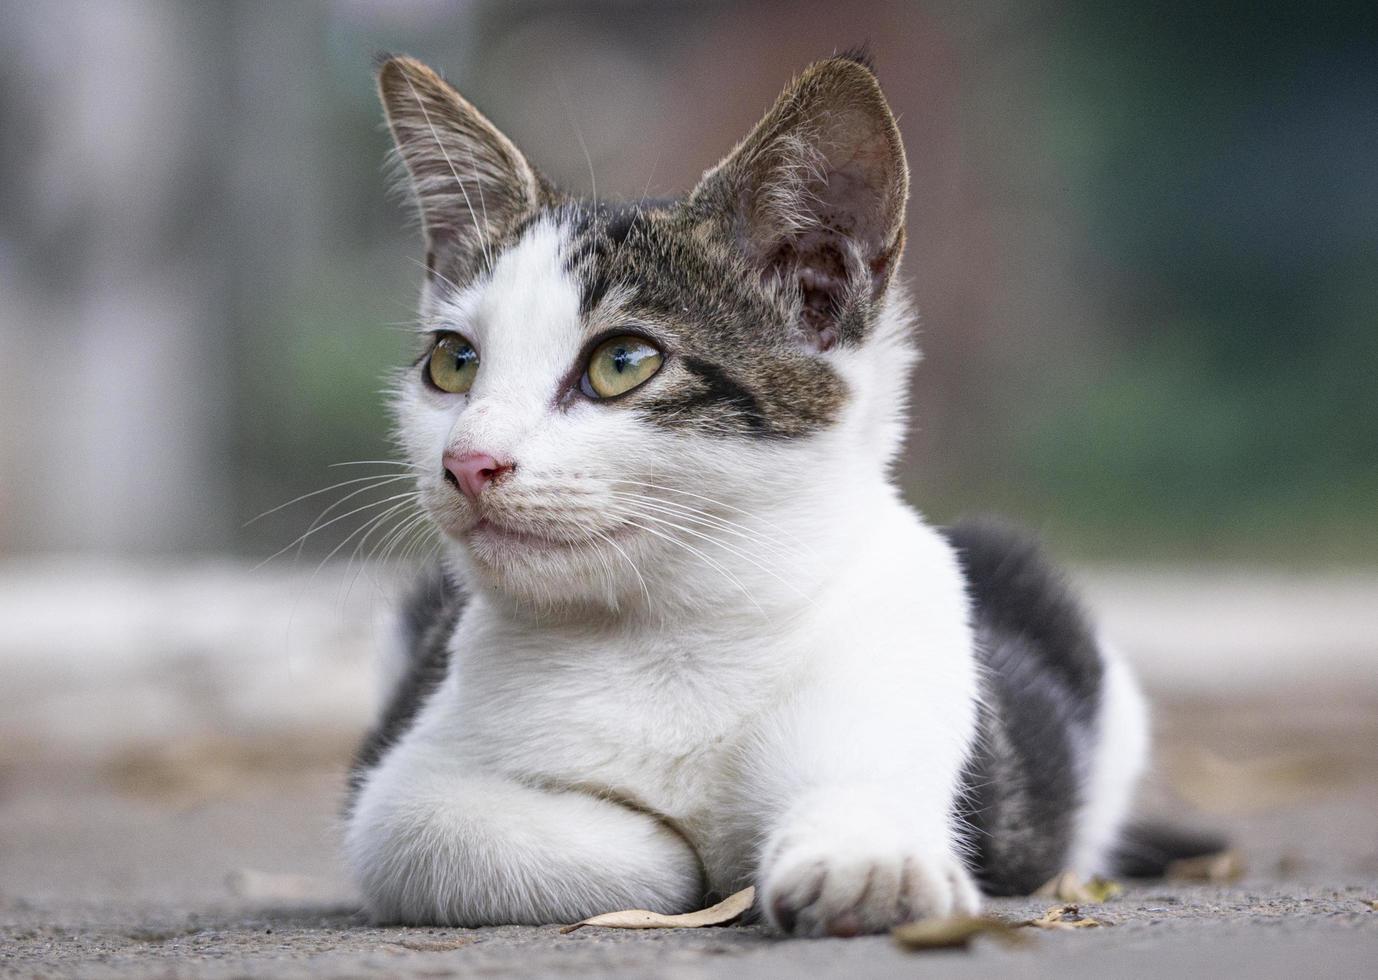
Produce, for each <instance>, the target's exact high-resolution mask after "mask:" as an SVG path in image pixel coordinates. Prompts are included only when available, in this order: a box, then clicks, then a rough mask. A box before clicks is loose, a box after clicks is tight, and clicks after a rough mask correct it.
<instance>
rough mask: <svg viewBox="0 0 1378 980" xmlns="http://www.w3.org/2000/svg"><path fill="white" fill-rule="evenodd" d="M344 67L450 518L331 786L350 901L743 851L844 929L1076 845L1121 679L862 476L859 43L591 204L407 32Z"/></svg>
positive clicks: (546, 911)
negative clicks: (367, 117) (446, 77)
mask: <svg viewBox="0 0 1378 980" xmlns="http://www.w3.org/2000/svg"><path fill="white" fill-rule="evenodd" d="M380 84H381V88H382V91H383V96H384V102H385V104H386V105H387V108H388V110H389V118H390V122H391V123H392V126H393V132H394V136H395V137H396V139H397V141H398V146H399V149H400V151H401V155H402V157H403V159H404V161H405V162H406V164H407V166H408V169H409V171H410V174H411V176H412V179H413V183H414V186H415V189H416V191H417V196H418V198H419V200H420V204H421V210H422V214H423V218H424V219H425V222H426V228H427V234H428V243H429V250H428V267H429V268H430V270H431V276H430V277H429V279H428V284H427V289H426V292H425V294H424V297H423V310H422V313H423V320H424V321H425V322H426V323H427V325H428V329H429V331H430V332H431V333H432V334H433V339H432V340H431V341H430V343H429V344H428V346H427V349H426V354H425V355H424V356H423V359H422V361H420V362H418V364H417V366H416V367H415V368H414V369H413V370H412V371H410V372H409V373H408V374H407V375H405V376H404V377H403V378H402V379H401V381H400V383H399V386H398V398H397V415H398V421H399V432H400V435H401V441H402V444H403V446H404V449H405V451H406V453H407V457H408V459H409V461H410V463H411V465H413V466H414V467H415V469H416V473H417V484H418V490H419V492H420V494H421V499H422V500H423V502H424V504H425V506H426V507H427V509H428V510H429V511H430V512H431V514H432V516H433V518H434V519H435V521H436V523H437V524H438V525H439V526H440V528H441V530H442V531H443V532H444V533H445V534H447V535H448V536H449V537H450V538H451V539H452V546H451V547H450V549H449V551H448V553H447V557H446V567H447V571H446V572H445V573H444V577H438V578H436V579H435V580H433V581H432V582H431V583H429V585H428V586H427V587H426V588H425V589H423V590H422V591H421V592H420V593H419V594H418V598H417V599H416V600H415V601H414V602H413V605H412V607H411V610H410V613H409V616H408V619H407V628H406V629H405V630H404V638H403V645H404V647H405V653H404V658H403V669H402V671H401V673H400V675H399V678H398V680H397V682H396V687H395V690H394V693H393V696H392V698H391V700H390V703H389V706H388V709H387V711H386V712H385V715H384V718H383V720H382V722H381V723H380V724H379V726H378V728H377V730H376V731H375V732H374V733H373V734H372V735H371V736H370V739H369V740H368V741H367V742H366V743H365V746H364V748H363V750H362V751H361V753H360V756H359V760H358V763H357V765H356V770H355V773H354V778H353V782H352V791H351V803H350V811H349V817H348V835H347V847H348V853H349V857H350V861H351V863H352V865H353V867H354V870H355V873H356V875H357V877H358V880H359V882H360V884H361V886H362V889H363V892H364V895H365V897H366V900H367V903H368V906H369V909H370V911H371V912H372V914H373V915H374V916H375V917H376V918H378V919H380V920H383V921H402V922H413V923H423V922H434V923H452V924H462V925H480V924H496V923H508V922H528V923H543V922H561V921H575V920H577V919H579V918H582V917H584V916H587V915H590V914H594V913H597V912H602V911H608V910H611V909H617V908H631V907H637V908H650V909H657V910H662V911H686V910H689V909H692V908H696V907H698V906H699V905H700V903H701V902H702V901H704V900H705V898H706V897H707V896H708V895H710V894H714V895H724V894H727V893H729V892H732V891H735V890H737V889H738V888H741V887H743V886H745V885H747V884H752V883H754V884H757V885H758V886H759V889H760V900H759V901H760V908H761V909H762V910H763V912H764V914H765V915H766V916H768V917H769V918H770V919H771V920H772V921H773V922H775V923H776V924H777V925H779V926H780V927H782V928H784V929H786V930H791V931H795V932H799V933H804V934H820V933H837V934H848V933H855V932H862V931H875V930H879V929H884V928H887V927H888V926H890V925H892V924H894V923H896V922H899V921H903V920H906V919H910V918H915V917H922V916H928V915H944V914H949V913H952V912H970V911H973V910H974V909H975V908H976V907H977V904H978V901H979V899H978V885H977V882H978V881H979V882H980V884H981V885H982V886H984V888H985V889H986V890H987V891H991V892H1016V891H1027V890H1029V889H1031V888H1033V887H1036V886H1037V885H1038V884H1040V883H1041V882H1042V881H1043V880H1046V879H1047V878H1049V877H1051V876H1052V875H1053V874H1055V873H1056V872H1057V871H1059V870H1061V869H1063V868H1072V869H1075V870H1079V871H1082V872H1083V873H1087V874H1090V873H1095V872H1100V871H1104V870H1107V867H1108V862H1109V860H1110V857H1111V854H1112V852H1113V851H1114V849H1115V847H1116V846H1117V844H1118V842H1119V837H1120V831H1121V825H1122V823H1123V820H1124V815H1125V812H1126V810H1127V807H1128V803H1129V797H1130V795H1131V793H1132V790H1133V785H1134V781H1135V779H1136V777H1137V775H1138V773H1139V771H1140V769H1141V768H1142V765H1143V762H1144V756H1145V752H1146V742H1147V736H1146V720H1145V712H1144V709H1143V705H1142V701H1141V699H1140V697H1139V695H1138V693H1137V690H1136V688H1135V686H1134V683H1133V681H1132V678H1130V676H1129V674H1128V673H1127V672H1126V671H1125V669H1124V668H1123V666H1122V665H1120V664H1118V662H1116V661H1113V660H1111V659H1108V658H1107V657H1106V654H1105V652H1104V650H1103V649H1101V648H1100V646H1099V645H1098V644H1097V641H1096V639H1095V637H1094V635H1093V634H1092V633H1091V631H1090V630H1089V628H1088V626H1087V625H1086V623H1085V621H1084V619H1083V617H1082V616H1081V614H1080V612H1079V611H1078V610H1077V608H1076V606H1075V604H1074V603H1073V602H1072V601H1071V600H1070V599H1069V598H1068V597H1067V595H1066V593H1065V592H1064V590H1063V588H1062V586H1061V584H1060V583H1059V581H1058V579H1057V578H1056V576H1055V575H1053V574H1052V573H1051V572H1050V571H1049V570H1048V569H1047V568H1046V566H1044V565H1043V563H1042V561H1041V559H1039V557H1038V556H1037V554H1036V553H1035V552H1034V551H1033V550H1031V549H1030V548H1029V546H1028V545H1027V544H1026V543H1025V542H1023V541H1022V540H1020V539H1019V538H1018V537H1017V536H1012V535H1010V534H1009V533H1008V532H1005V531H1003V530H999V529H996V528H992V527H988V526H986V527H983V526H975V525H968V526H964V527H959V528H956V529H953V530H952V531H949V532H939V531H937V530H935V529H933V528H931V527H929V526H928V525H926V524H925V523H924V522H923V521H922V519H921V518H920V517H919V516H918V515H917V514H916V513H915V512H914V511H913V510H912V509H911V508H909V507H908V506H907V505H906V504H905V503H904V502H903V501H902V499H901V498H900V495H899V493H898V491H897V490H896V489H895V487H894V485H893V483H892V481H891V480H890V478H889V468H890V465H891V462H892V460H893V458H894V456H895V454H896V453H897V452H898V449H899V445H900V442H901V439H902V436H903V429H904V392H905V390H906V386H907V377H908V370H909V367H910V366H911V364H912V362H913V360H914V348H913V342H912V333H913V327H912V317H911V315H910V313H909V309H908V305H907V303H906V300H905V298H904V296H903V294H902V292H901V291H900V289H899V288H898V287H897V286H896V285H894V284H893V283H892V282H891V279H892V274H893V271H894V268H895V264H896V262H897V260H898V257H899V253H900V250H901V248H902V242H903V226H902V219H903V204H904V198H905V195H906V188H907V184H906V179H907V178H906V171H905V168H904V162H903V154H902V151H901V150H900V149H899V143H898V135H897V133H896V131H895V130H894V124H893V120H892V119H891V117H890V114H889V111H888V108H886V107H885V103H884V100H883V98H882V97H881V96H880V93H879V89H878V88H877V87H876V85H875V81H874V78H873V77H872V76H871V74H870V72H869V70H867V69H866V68H865V67H864V66H862V65H859V64H857V63H856V62H854V61H851V60H847V59H835V60H833V61H829V62H824V63H822V64H820V65H818V66H815V67H814V68H812V69H810V71H809V72H808V73H806V74H805V75H804V76H803V77H802V79H801V80H800V81H799V82H797V83H796V84H795V86H793V87H792V88H791V89H790V90H789V91H788V92H787V93H786V95H785V96H784V97H782V99H781V101H780V103H778V104H777V106H776V108H775V109H774V110H772V113H771V114H770V115H769V116H767V118H766V120H765V121H764V122H763V123H762V124H761V126H760V127H758V129H757V131H756V132H755V133H753V134H752V136H751V137H749V138H748V140H747V141H745V142H744V143H743V145H742V146H741V147H739V148H738V150H737V151H735V153H734V154H733V155H732V156H731V157H729V158H728V160H726V161H724V162H723V163H722V164H720V165H719V166H718V167H717V168H715V169H714V170H713V171H710V173H709V174H708V175H706V176H705V178H704V181H703V183H702V184H700V186H699V188H698V189H696V190H695V191H694V192H693V193H692V194H691V195H689V196H688V197H687V198H686V199H684V200H683V201H674V202H666V203H661V204H656V205H646V206H634V205H633V206H621V207H608V206H606V205H590V204H584V203H580V202H577V201H573V200H570V199H567V198H564V197H562V196H561V195H559V194H558V193H556V192H555V191H553V190H552V189H551V188H550V187H549V185H548V184H547V183H546V182H545V181H544V180H543V179H542V178H540V177H539V175H537V174H536V173H535V171H534V170H533V169H531V167H530V165H529V164H527V163H526V161H525V159H524V158H523V157H521V155H520V153H519V152H518V151H517V150H516V148H515V147H513V146H512V145H511V144H510V143H509V142H507V141H506V139H505V138H504V137H502V136H501V135H500V134H499V133H497V131H496V130H495V129H493V128H492V127H491V124H489V123H487V121H486V120H484V119H483V118H482V116H480V115H478V113H477V112H476V110H473V108H472V107H471V106H469V105H468V104H467V103H464V102H463V101H462V100H461V99H460V98H459V97H458V96H457V95H455V94H454V93H453V91H452V90H450V89H449V88H448V86H446V85H445V83H444V82H442V81H441V80H440V79H439V78H438V77H437V76H435V75H434V74H432V73H431V72H430V71H429V70H428V69H426V68H424V67H423V66H421V65H419V64H418V63H416V62H412V61H409V60H407V59H394V60H391V61H388V62H387V63H386V64H384V66H383V68H382V72H381V76H380ZM609 338H611V339H609ZM610 344H611V345H612V346H611V347H609V345H610ZM609 351H611V353H609ZM480 358H481V360H480ZM600 358H602V360H600ZM581 372H582V374H581ZM609 385H612V387H609ZM624 385H629V387H625V388H624ZM609 392H611V393H609ZM954 545H955V547H954ZM964 563H965V569H964V567H963V564H964ZM973 598H974V600H975V601H974V603H973Z"/></svg>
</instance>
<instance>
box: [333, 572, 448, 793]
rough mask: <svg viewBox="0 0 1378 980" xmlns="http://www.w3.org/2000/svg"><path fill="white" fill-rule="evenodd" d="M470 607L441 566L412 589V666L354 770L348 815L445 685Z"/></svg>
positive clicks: (408, 653)
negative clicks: (455, 639)
mask: <svg viewBox="0 0 1378 980" xmlns="http://www.w3.org/2000/svg"><path fill="white" fill-rule="evenodd" d="M464 605H465V595H464V593H463V592H462V591H461V590H460V589H459V588H458V587H457V586H455V584H454V583H453V582H452V581H451V580H450V579H449V578H448V577H447V576H446V575H445V573H444V571H443V570H442V569H441V568H440V566H438V565H437V566H436V567H434V568H432V569H431V570H430V571H429V572H428V573H427V574H425V575H423V576H422V577H421V578H420V579H419V580H418V581H417V582H416V584H415V585H414V586H412V590H411V593H410V595H409V596H408V598H407V600H406V602H405V604H404V605H403V609H402V616H401V623H400V626H401V631H402V637H401V639H402V646H403V655H404V656H405V658H406V665H405V668H404V670H403V673H402V676H401V677H399V678H398V679H397V683H396V686H395V687H394V688H393V690H392V691H391V693H390V694H389V696H388V700H387V705H386V707H385V708H384V709H383V713H382V715H381V716H380V717H379V719H378V723H377V724H376V725H374V726H373V728H372V729H370V730H369V733H368V735H366V736H365V737H364V741H363V744H362V745H360V746H359V749H358V751H357V752H356V753H355V755H354V760H353V762H352V763H351V764H350V767H349V785H348V789H347V795H346V799H345V809H346V811H348V810H349V809H350V808H351V807H353V805H354V800H355V799H356V798H357V797H358V795H359V790H360V789H361V788H362V786H363V784H364V781H365V780H366V779H367V778H368V774H369V773H370V772H372V771H373V769H374V768H376V767H377V765H378V763H380V762H381V761H382V760H383V757H384V756H385V755H386V754H387V753H388V750H389V749H391V748H392V746H393V745H395V744H396V743H397V741H398V739H400V738H401V737H402V736H403V735H404V734H405V733H406V731H407V730H408V729H409V728H410V727H411V725H412V722H413V721H415V719H416V716H417V714H418V713H419V712H420V711H421V707H422V706H423V705H424V704H425V703H426V700H427V699H428V698H429V697H430V696H431V694H432V693H433V692H434V691H435V689H436V688H437V687H439V686H440V682H441V681H442V680H444V679H445V673H446V671H447V670H448V669H449V661H450V654H449V642H450V637H451V635H452V634H453V633H454V630H455V626H456V624H458V622H459V616H460V613H462V612H463V611H464Z"/></svg>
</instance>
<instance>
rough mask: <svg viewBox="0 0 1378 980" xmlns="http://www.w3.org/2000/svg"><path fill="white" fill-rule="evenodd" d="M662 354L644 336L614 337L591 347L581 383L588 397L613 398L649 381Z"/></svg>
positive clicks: (661, 358)
mask: <svg viewBox="0 0 1378 980" xmlns="http://www.w3.org/2000/svg"><path fill="white" fill-rule="evenodd" d="M664 361H665V356H664V355H663V354H661V352H660V350H659V349H658V348H656V347H655V345H653V344H652V343H651V342H650V341H649V340H647V339H645V338H644V337H632V336H626V337H613V338H612V339H610V340H605V341H603V342H602V343H601V344H599V345H598V346H597V347H596V348H594V351H593V353H592V354H591V355H590V356H589V363H588V367H587V368H585V369H584V377H583V383H582V387H583V389H584V394H586V395H588V396H589V397H590V398H616V397H617V396H618V395H622V394H626V393H627V392H629V391H631V390H632V389H633V388H635V387H637V386H638V385H643V384H645V383H646V382H647V381H650V380H651V378H652V377H654V376H655V373H656V372H657V371H659V370H660V365H661V364H662V363H664Z"/></svg>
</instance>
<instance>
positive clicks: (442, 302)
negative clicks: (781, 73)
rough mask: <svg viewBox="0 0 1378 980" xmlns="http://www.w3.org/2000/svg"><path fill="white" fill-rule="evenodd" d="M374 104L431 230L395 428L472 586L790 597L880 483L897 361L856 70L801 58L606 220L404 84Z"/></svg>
mask: <svg viewBox="0 0 1378 980" xmlns="http://www.w3.org/2000/svg"><path fill="white" fill-rule="evenodd" d="M378 84H379V89H380V92H381V95H382V100H383V104H384V107H385V108H386V111H387V117H388V122H389V125H390V126H391V129H392V134H393V137H394V140H395V142H396V146H397V150H398V155H399V157H400V159H401V161H402V162H403V163H404V164H405V168H406V172H407V174H408V176H409V178H410V179H409V182H408V184H409V187H410V188H411V190H412V191H413V193H414V197H415V200H416V202H417V206H418V210H419V212H420V216H421V219H422V224H423V227H424V231H425V236H426V269H427V277H426V283H425V287H424V291H423V295H422V300H421V316H420V322H421V324H422V326H423V334H422V340H421V349H420V350H419V352H418V358H417V360H416V362H415V363H414V364H413V365H412V366H411V367H410V368H408V369H406V370H405V371H404V372H403V374H402V375H401V377H400V378H399V380H398V384H397V390H396V397H395V401H394V410H395V415H396V422H397V430H398V434H399V437H400V441H401V444H402V446H403V449H404V451H405V453H406V455H407V459H408V461H409V462H410V463H411V464H413V465H414V466H416V467H417V468H418V469H417V472H418V474H419V477H418V484H419V489H420V491H421V499H422V501H423V503H424V506H425V507H426V509H427V510H428V512H429V513H430V515H431V516H432V518H433V519H434V520H435V522H436V524H437V525H438V527H439V529H440V531H441V532H442V533H443V534H444V535H445V536H446V537H447V539H448V540H449V542H450V543H451V544H452V545H453V547H452V548H451V552H452V554H451V557H452V558H453V559H454V560H456V561H458V562H460V563H461V564H463V565H464V566H466V577H468V578H470V579H471V581H473V582H475V583H482V584H484V585H486V586H488V587H490V588H492V589H494V590H496V591H498V592H501V593H503V594H505V595H507V596H509V597H511V598H513V599H516V600H518V601H523V602H528V603H542V604H549V605H560V604H588V603H592V604H597V605H599V606H603V607H608V608H623V609H625V608H628V607H631V606H636V605H645V604H647V602H648V600H649V603H650V604H655V603H657V602H659V601H666V602H679V603H691V604H692V603H711V602H713V601H714V599H715V597H716V596H719V595H721V594H722V591H723V590H726V591H729V592H731V591H736V590H740V591H741V592H746V593H755V592H756V590H757V588H758V586H762V585H763V584H764V583H767V582H769V581H772V580H786V579H790V580H795V581H806V580H807V579H808V577H809V576H808V573H807V567H808V566H809V564H810V560H809V559H808V558H805V557H802V556H804V555H807V554H813V555H816V554H818V550H817V549H815V548H814V547H813V546H814V545H818V546H820V547H822V546H823V545H825V544H826V540H827V538H828V536H829V534H830V533H831V530H830V529H832V528H836V527H838V526H839V522H842V523H844V524H845V515H846V513H847V510H848V508H849V507H855V506H857V505H858V500H859V499H860V498H858V497H856V496H855V495H854V494H853V493H852V491H853V490H854V489H855V488H857V487H859V486H873V485H875V484H878V483H881V482H883V481H884V479H885V473H886V470H887V468H888V466H889V463H890V461H891V459H892V458H893V456H894V454H895V453H896V451H897V448H898V445H899V442H900V440H901V438H902V434H903V433H902V429H903V418H904V401H905V391H906V388H907V375H908V369H909V367H910V365H911V364H912V362H913V359H914V348H913V345H912V339H911V337H910V334H911V331H912V323H911V317H910V316H909V315H908V312H907V307H906V304H905V300H904V297H903V296H902V295H901V290H900V288H899V287H898V286H897V285H895V284H894V283H893V279H894V278H895V273H896V269H897V266H898V263H899V259H900V254H901V251H902V248H903V244H904V207H905V199H906V196H907V193H908V172H907V168H906V165H905V160H904V151H903V149H902V147H901V145H900V139H899V133H898V131H897V129H896V127H895V121H894V118H893V116H892V115H891V113H890V109H889V107H888V106H887V104H886V102H885V98H884V96H883V95H882V94H881V90H880V87H879V85H878V84H877V83H876V79H875V77H874V75H873V74H872V73H871V71H870V70H869V69H868V68H867V67H866V66H864V65H863V64H861V63H859V62H858V61H856V60H852V59H848V58H836V59H833V60H830V61H824V62H821V63H819V64H816V65H814V66H813V67H811V68H809V69H808V70H807V71H806V72H804V73H803V75H802V76H800V77H799V78H798V79H797V80H796V81H795V82H794V83H793V84H792V85H790V86H789V88H787V89H786V91H785V92H784V94H783V95H782V96H781V97H780V99H779V100H778V101H777V102H776V104H775V105H774V107H773V108H772V109H771V110H770V111H769V113H767V115H766V117H765V118H764V119H763V120H762V121H761V123H760V124H759V125H758V126H757V127H756V128H755V130H753V131H752V133H751V134H750V135H749V136H747V138H746V139H745V140H743V141H742V143H741V144H740V145H739V146H737V148H736V149H735V150H733V151H732V152H731V153H730V154H728V156H727V157H726V158H725V159H724V160H723V161H722V162H721V163H719V164H718V165H717V166H715V167H713V168H712V169H711V170H709V171H708V172H707V173H706V174H705V175H704V176H703V178H702V180H701V181H700V182H699V184H698V186H697V187H696V188H694V190H692V191H691V192H690V193H689V194H687V195H686V196H684V197H682V198H679V199H674V200H668V201H656V202H649V201H638V202H634V203H618V204H613V203H608V202H604V201H597V202H591V201H587V200H579V199H575V198H572V197H569V196H567V195H565V194H563V193H561V192H559V191H558V190H556V189H555V188H554V187H553V186H552V185H551V184H550V183H549V182H548V181H547V180H546V179H545V178H544V177H542V176H541V174H540V173H539V172H538V171H537V170H536V168H535V167H534V166H533V165H532V164H531V163H530V162H529V161H528V160H527V159H526V157H525V156H523V154H522V153H521V151H520V150H518V149H517V147H516V146H515V145H513V143H512V142H511V141H510V140H509V139H507V137H505V136H504V135H503V134H502V133H501V132H499V131H498V130H497V129H496V128H495V127H494V126H493V124H492V123H490V122H489V121H488V120H487V119H486V118H485V117H484V116H483V115H482V114H480V113H479V111H478V110H477V109H476V108H474V106H473V105H471V104H470V103H469V102H467V101H465V99H464V98H462V97H461V96H460V95H459V94H458V93H457V92H455V90H454V89H453V88H451V87H450V86H449V85H448V84H447V83H446V82H445V81H444V80H443V79H442V78H440V77H439V76H438V75H437V74H436V73H435V72H433V71H431V70H430V69H429V68H427V67H426V66H425V65H422V64H421V63H419V62H417V61H414V60H412V59H409V58H401V57H399V58H390V59H388V60H386V61H384V62H383V63H382V65H381V68H380V70H379V75H378ZM823 550H826V548H824V549H823Z"/></svg>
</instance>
